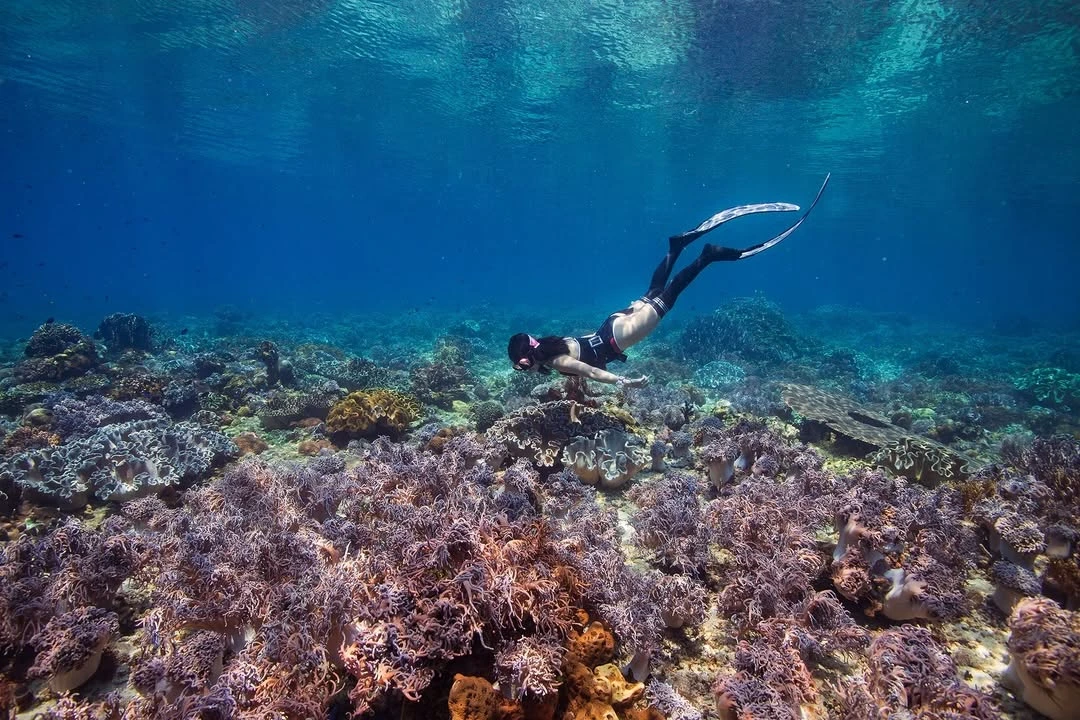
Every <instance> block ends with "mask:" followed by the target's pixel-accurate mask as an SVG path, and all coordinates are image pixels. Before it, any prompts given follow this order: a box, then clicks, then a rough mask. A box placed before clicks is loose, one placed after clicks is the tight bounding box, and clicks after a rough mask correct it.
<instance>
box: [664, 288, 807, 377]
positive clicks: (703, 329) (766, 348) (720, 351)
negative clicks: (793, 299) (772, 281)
mask: <svg viewBox="0 0 1080 720" xmlns="http://www.w3.org/2000/svg"><path fill="white" fill-rule="evenodd" d="M802 344H803V343H802V341H801V340H800V338H799V337H798V335H797V334H796V332H795V330H794V328H793V327H792V326H791V324H790V323H788V321H787V320H786V319H785V318H784V314H783V312H781V310H780V308H779V306H777V305H776V304H775V303H773V302H771V301H769V300H767V299H765V298H764V297H761V296H755V297H740V298H732V299H731V300H729V301H727V302H726V303H724V304H723V305H721V306H720V307H718V308H717V309H716V310H715V311H713V313H712V315H711V316H706V317H699V318H695V319H693V320H691V321H690V323H689V324H688V326H687V328H686V330H684V331H683V333H682V335H681V337H680V338H679V344H678V346H679V348H680V350H681V353H682V356H683V357H684V358H686V359H688V360H690V361H692V362H695V363H699V364H705V363H709V362H712V361H714V360H717V359H722V358H724V357H725V356H732V357H735V358H738V359H743V360H749V361H753V362H781V361H784V360H791V359H793V358H794V357H795V356H796V354H797V353H798V352H799V349H800V347H801V345H802Z"/></svg>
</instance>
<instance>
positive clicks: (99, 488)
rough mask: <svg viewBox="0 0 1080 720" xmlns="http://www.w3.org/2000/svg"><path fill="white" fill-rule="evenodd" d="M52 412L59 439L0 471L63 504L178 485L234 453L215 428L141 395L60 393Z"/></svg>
mask: <svg viewBox="0 0 1080 720" xmlns="http://www.w3.org/2000/svg"><path fill="white" fill-rule="evenodd" d="M52 412H53V417H54V420H53V428H54V430H56V431H58V432H59V433H60V435H61V436H62V437H63V439H64V442H63V444H62V445H55V446H53V445H50V446H46V447H42V448H33V449H29V450H25V451H23V452H21V453H17V454H15V455H13V456H11V457H9V458H6V459H4V460H3V461H0V476H2V477H5V478H7V479H8V480H9V481H11V482H13V483H14V484H15V485H16V486H18V487H20V488H21V489H22V490H23V492H24V493H27V494H29V495H31V496H32V497H35V498H37V499H38V500H39V501H41V502H45V503H53V504H56V505H58V506H59V507H62V508H77V507H80V506H82V505H85V504H86V503H87V502H90V501H91V500H92V499H94V500H98V501H101V502H121V501H123V500H127V499H130V498H133V497H138V496H140V495H144V494H147V493H156V492H160V491H161V490H162V489H164V488H166V487H172V488H183V487H186V486H187V485H189V484H190V483H191V482H193V481H194V480H196V479H198V478H200V477H204V476H205V475H206V474H207V473H208V472H209V471H210V470H211V469H212V468H213V467H214V466H216V465H218V464H220V463H221V462H223V461H224V460H226V459H227V458H229V457H231V456H232V455H234V454H235V452H236V448H235V446H234V445H233V444H232V442H231V441H229V439H228V438H226V437H225V436H224V435H222V434H221V433H218V432H216V431H213V430H208V429H206V428H204V427H201V426H199V425H196V424H194V423H188V422H180V423H172V422H171V421H169V420H167V419H165V418H164V417H163V415H164V413H162V412H161V411H160V410H157V409H156V408H154V406H151V405H148V404H146V403H141V402H139V401H129V402H115V401H112V400H106V399H104V398H97V399H95V400H88V401H86V402H82V401H78V400H64V401H61V402H58V403H57V404H56V405H54V406H53V409H52ZM128 418H132V419H128Z"/></svg>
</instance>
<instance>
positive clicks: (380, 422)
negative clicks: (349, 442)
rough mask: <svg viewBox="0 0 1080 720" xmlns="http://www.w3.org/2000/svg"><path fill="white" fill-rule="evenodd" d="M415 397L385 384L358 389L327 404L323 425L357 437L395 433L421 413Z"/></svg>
mask: <svg viewBox="0 0 1080 720" xmlns="http://www.w3.org/2000/svg"><path fill="white" fill-rule="evenodd" d="M420 409H421V406H420V403H419V402H417V400H416V398H414V397H412V396H410V395H405V394H404V393H399V392H397V391H396V390H388V389H386V388H371V389H369V390H357V391H356V392H354V393H351V394H350V395H348V396H347V397H345V398H343V399H341V400H339V401H338V402H337V403H335V404H334V406H333V407H332V408H330V413H329V414H328V415H327V417H326V428H327V430H329V431H330V432H331V433H344V434H348V435H351V436H356V437H372V436H374V435H379V434H387V435H398V434H400V433H402V432H404V431H405V429H406V428H407V427H409V423H411V422H413V421H414V420H416V419H417V418H418V417H419V416H420Z"/></svg>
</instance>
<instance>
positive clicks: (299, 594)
mask: <svg viewBox="0 0 1080 720" xmlns="http://www.w3.org/2000/svg"><path fill="white" fill-rule="evenodd" d="M468 441H469V438H467V437H458V438H454V439H453V440H451V441H450V442H448V443H447V444H446V445H445V446H444V447H443V449H442V452H440V453H439V454H437V455H436V454H431V453H426V452H422V451H418V450H416V449H414V448H411V447H407V446H404V445H399V444H395V443H392V442H390V441H389V440H388V439H385V438H381V439H378V440H376V441H375V442H374V443H373V444H372V445H371V446H370V447H369V448H367V449H366V450H365V452H364V456H363V457H362V459H361V462H360V463H359V464H358V465H357V466H356V467H354V468H352V469H349V470H346V469H345V465H344V460H343V459H342V458H341V456H321V457H319V458H316V459H314V460H313V461H311V462H310V463H308V464H306V465H303V466H297V467H288V466H275V465H268V464H266V463H265V462H261V461H259V460H258V459H256V458H251V457H249V458H248V459H247V460H245V461H242V462H241V463H239V464H238V465H236V466H234V467H233V468H231V469H230V470H229V471H228V472H226V473H225V475H224V477H222V478H220V479H218V480H215V481H213V482H212V483H210V484H208V485H206V486H204V487H200V488H198V489H195V490H192V491H189V492H188V493H187V494H186V495H185V496H184V498H183V499H184V506H183V508H180V509H169V508H167V507H165V506H164V505H163V504H161V503H158V504H157V505H156V506H154V507H151V506H150V505H149V504H148V503H147V502H140V503H134V504H128V505H125V506H124V511H125V512H130V513H131V522H132V523H135V524H137V525H138V526H139V527H140V528H142V529H143V530H142V533H143V534H142V537H143V538H144V539H145V541H146V542H148V543H150V544H151V546H152V547H151V551H150V552H149V553H148V557H147V560H146V562H145V563H144V564H143V566H142V569H140V570H139V571H138V572H136V573H135V574H134V577H133V579H132V582H133V583H134V584H136V585H138V586H141V587H144V588H145V589H146V590H147V591H148V592H149V593H150V605H151V606H152V608H153V609H152V611H151V612H149V613H148V614H147V615H145V616H144V617H142V618H141V628H142V629H141V633H140V635H139V636H138V637H139V647H138V650H139V651H140V652H141V654H142V657H143V658H144V663H141V664H140V666H139V669H138V670H139V682H140V686H141V687H142V688H143V689H144V691H145V692H146V693H147V694H146V696H145V697H144V698H142V699H141V700H139V701H138V706H137V708H136V709H135V710H133V711H132V713H133V714H132V716H133V717H145V716H161V715H167V714H169V713H176V712H179V709H180V708H187V709H188V710H189V711H190V708H191V707H192V703H195V702H199V703H208V702H210V701H211V700H213V702H214V703H216V707H218V708H224V707H235V708H236V711H235V714H236V715H238V716H241V717H243V716H252V713H254V712H255V709H256V708H257V709H258V711H259V712H262V713H279V714H282V715H292V716H303V717H316V716H322V715H324V714H325V712H326V708H327V706H328V704H329V703H330V702H331V699H332V698H334V697H335V696H336V697H338V698H340V699H341V700H342V701H343V700H344V694H339V690H341V689H342V688H343V687H345V686H347V687H348V688H349V691H348V698H349V700H350V703H351V707H352V711H353V712H355V713H357V714H364V713H368V712H374V713H377V714H378V713H392V712H395V710H396V711H398V712H400V707H401V706H402V705H403V704H404V703H406V702H417V701H419V700H421V699H422V698H426V697H427V695H426V692H427V688H428V687H429V686H430V685H432V683H433V682H435V681H436V679H437V678H440V676H441V675H442V674H443V673H444V672H446V671H447V670H449V669H450V663H451V662H452V661H454V660H455V659H458V658H466V657H470V658H471V660H470V661H475V658H472V656H473V654H474V653H479V654H480V655H481V657H480V660H481V661H483V662H487V663H489V667H491V668H492V675H493V676H494V677H497V678H498V680H499V683H500V686H501V687H502V688H503V689H504V690H505V691H508V692H510V693H511V694H514V695H516V696H518V697H520V699H521V701H522V702H534V701H535V702H539V701H540V700H542V699H543V698H545V697H546V696H548V695H550V694H551V693H552V692H554V691H555V690H556V689H557V687H558V685H559V683H560V682H562V681H563V677H564V675H565V673H564V672H563V671H562V665H563V660H564V655H565V654H566V650H565V649H564V648H565V647H566V644H567V639H568V636H569V633H570V630H571V628H573V627H574V626H575V623H576V622H577V621H578V618H577V614H576V611H575V609H574V608H576V607H580V606H581V605H582V604H584V603H589V604H590V606H592V607H596V608H597V613H598V617H602V618H604V619H605V620H606V619H607V612H608V611H607V610H606V609H605V607H603V605H604V604H605V602H607V603H613V602H625V603H626V604H627V605H631V604H633V603H637V604H640V603H639V602H637V601H638V599H639V598H640V597H642V596H644V593H641V594H637V595H635V589H634V587H632V586H629V585H627V584H625V583H621V582H618V581H612V579H611V576H612V575H615V576H618V577H621V576H620V575H619V573H621V572H624V571H625V568H624V567H623V565H624V559H623V558H622V556H621V555H619V554H617V553H614V552H611V551H610V549H603V548H606V547H607V546H606V545H605V544H604V542H605V541H603V540H602V539H601V540H599V541H598V542H593V540H594V538H593V535H592V533H593V532H595V531H597V529H598V528H597V526H596V525H595V524H590V523H589V522H587V521H582V520H581V518H586V517H589V516H590V514H593V513H598V512H599V509H598V508H596V507H595V502H594V500H593V498H592V497H591V496H590V495H588V494H587V493H586V494H583V495H581V496H580V498H579V499H578V500H576V501H575V502H574V503H573V504H572V505H571V506H570V507H569V508H568V509H569V513H568V518H567V521H566V522H565V523H562V522H558V523H557V522H555V521H552V520H549V519H548V518H545V517H543V516H541V515H540V514H539V513H538V511H537V510H536V508H535V507H533V505H532V504H531V502H530V501H529V499H528V498H529V497H530V496H531V495H535V494H537V493H544V492H546V491H545V490H544V487H543V484H542V483H541V482H540V480H539V474H538V473H537V472H536V471H535V470H534V469H532V468H531V467H530V466H529V465H528V464H527V463H522V464H521V466H515V467H514V468H511V469H510V470H507V471H506V472H505V473H504V474H503V476H502V477H501V478H500V477H498V476H496V475H495V474H494V473H493V471H492V470H491V469H490V467H489V466H487V465H486V464H484V463H479V462H477V459H476V458H475V456H474V452H473V451H474V450H475V449H476V448H473V447H472V444H470V442H468ZM500 480H501V482H500ZM575 485H578V484H577V483H576V482H575ZM604 522H605V523H606V520H605V521H604ZM612 524H613V525H614V523H612ZM583 526H584V527H583ZM603 532H604V533H605V535H606V533H607V530H603ZM597 548H601V550H597ZM609 585H610V587H609ZM599 601H604V602H599ZM650 622H651V620H650ZM634 623H635V624H631V623H627V626H628V628H629V629H628V631H627V633H628V634H627V637H631V633H632V632H635V631H637V627H638V626H639V625H640V623H638V622H637V620H636V618H634ZM656 625H657V626H659V625H660V620H659V617H658V614H657V618H656ZM200 631H212V632H213V633H216V634H218V635H220V636H223V637H224V638H226V639H227V640H228V642H229V643H230V648H231V649H230V650H229V651H228V652H227V653H226V654H225V657H224V662H223V667H222V668H221V670H220V674H218V673H217V672H216V671H215V672H214V673H207V674H204V675H203V676H202V677H205V678H206V679H205V680H200V682H199V683H198V684H191V683H189V684H187V685H184V684H183V683H179V682H177V681H176V680H174V679H171V678H172V677H173V675H174V674H175V673H174V672H173V671H171V670H170V667H172V664H174V663H179V664H180V665H179V667H188V666H193V665H195V664H196V660H198V658H199V657H202V655H203V653H202V651H199V652H198V653H196V648H193V647H190V646H189V645H188V644H187V643H186V642H179V643H177V642H176V639H177V638H187V637H189V636H192V635H193V634H194V633H198V632H200ZM583 635H584V634H583ZM590 637H591V636H590ZM621 640H622V638H621V637H620V641H621ZM481 648H482V650H481ZM200 662H201V664H200V665H199V666H200V667H205V666H206V663H205V662H203V661H200ZM212 665H213V663H211V666H212ZM591 672H592V671H591V669H590V673H591ZM215 675H217V677H216V679H215V678H214V676H215ZM162 678H164V679H165V682H162ZM440 683H441V680H440ZM200 707H202V706H200Z"/></svg>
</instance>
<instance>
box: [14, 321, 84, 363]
mask: <svg viewBox="0 0 1080 720" xmlns="http://www.w3.org/2000/svg"><path fill="white" fill-rule="evenodd" d="M86 340H87V338H86V336H85V335H83V333H82V331H81V330H79V328H77V327H75V326H74V325H67V324H65V323H56V322H48V323H45V324H44V325H42V326H41V327H39V328H38V329H37V330H35V331H34V334H33V335H31V336H30V339H29V340H28V341H27V342H26V348H25V350H24V353H25V355H26V357H28V358H48V357H52V356H54V355H59V354H60V353H62V352H64V351H65V350H68V349H70V348H72V347H75V346H76V345H79V344H81V343H84V342H86Z"/></svg>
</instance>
